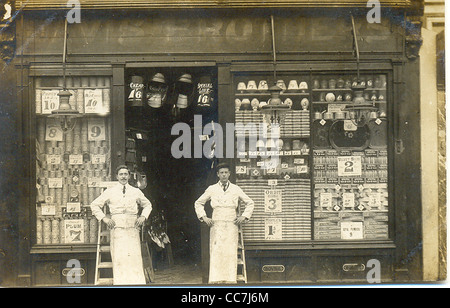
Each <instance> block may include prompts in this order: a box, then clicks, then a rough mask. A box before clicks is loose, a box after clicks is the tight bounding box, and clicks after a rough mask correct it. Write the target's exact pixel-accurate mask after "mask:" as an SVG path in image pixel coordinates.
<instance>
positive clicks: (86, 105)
mask: <svg viewBox="0 0 450 308" xmlns="http://www.w3.org/2000/svg"><path fill="white" fill-rule="evenodd" d="M66 85H67V90H69V92H70V93H71V94H72V95H71V96H70V98H69V105H70V108H71V109H72V110H76V111H78V112H79V115H80V117H78V118H76V119H75V120H74V119H71V120H68V121H67V122H66V123H64V121H61V119H60V118H55V117H52V115H53V112H54V111H55V110H57V109H58V108H60V107H63V106H62V105H60V100H59V97H58V93H59V92H60V90H61V89H62V87H63V79H62V78H55V77H48V78H44V77H43V78H36V79H35V102H36V104H35V108H36V109H35V110H36V126H37V127H36V187H37V194H36V196H37V198H36V199H37V200H36V213H37V219H36V243H37V244H71V245H73V244H83V243H92V244H94V243H97V224H98V222H97V220H96V219H95V217H93V216H92V215H91V212H90V209H89V204H90V203H91V202H92V201H93V200H94V199H95V198H96V197H97V196H99V195H100V193H101V192H102V190H103V188H104V186H105V185H106V184H107V183H106V182H107V181H110V180H111V170H110V163H111V160H110V157H111V153H110V142H111V119H110V117H109V111H110V103H111V101H110V77H68V78H67V79H66Z"/></svg>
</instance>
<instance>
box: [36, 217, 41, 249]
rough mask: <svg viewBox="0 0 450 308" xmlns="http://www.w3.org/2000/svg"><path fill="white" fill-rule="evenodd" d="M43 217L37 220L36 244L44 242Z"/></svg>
mask: <svg viewBox="0 0 450 308" xmlns="http://www.w3.org/2000/svg"><path fill="white" fill-rule="evenodd" d="M42 240H43V238H42V219H41V218H40V217H39V218H38V219H37V220H36V244H42Z"/></svg>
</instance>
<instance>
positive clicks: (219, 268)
mask: <svg viewBox="0 0 450 308" xmlns="http://www.w3.org/2000/svg"><path fill="white" fill-rule="evenodd" d="M217 176H218V177H219V182H218V183H217V184H214V185H211V186H209V187H208V188H207V189H206V191H205V192H204V193H203V194H202V195H201V196H200V197H199V198H198V199H197V201H195V206H194V207H195V212H196V214H197V217H198V218H199V220H200V221H201V222H204V223H206V224H207V225H208V226H209V227H210V228H211V230H210V243H209V246H210V247H209V254H210V259H209V283H236V275H237V246H238V226H239V225H240V224H241V223H243V222H244V221H248V220H249V219H250V217H251V215H252V213H253V208H254V202H253V200H252V199H250V198H249V197H248V196H247V195H246V194H245V193H244V192H243V191H242V189H241V188H239V186H237V185H235V184H232V183H231V182H230V181H229V180H228V179H229V177H230V167H229V166H228V165H226V164H219V165H218V166H217ZM208 201H211V207H212V209H213V213H212V218H208V217H207V216H206V212H205V208H204V206H205V203H206V202H208ZM239 201H241V202H243V203H244V204H245V209H244V212H243V213H242V215H241V216H237V210H238V205H239Z"/></svg>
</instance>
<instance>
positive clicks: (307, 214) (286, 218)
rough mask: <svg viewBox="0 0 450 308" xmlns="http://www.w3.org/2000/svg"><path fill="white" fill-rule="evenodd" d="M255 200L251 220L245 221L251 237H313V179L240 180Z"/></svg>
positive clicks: (250, 238) (280, 238)
mask: <svg viewBox="0 0 450 308" xmlns="http://www.w3.org/2000/svg"><path fill="white" fill-rule="evenodd" d="M237 185H239V186H240V187H241V188H242V190H243V191H244V192H245V193H246V194H247V195H248V196H249V197H250V198H251V199H252V200H253V201H254V202H255V208H254V211H253V216H252V218H251V220H250V221H249V222H248V223H246V224H245V225H243V231H244V232H243V234H244V240H247V241H301V240H310V239H311V186H310V185H311V183H310V180H309V179H288V180H278V181H277V185H275V186H274V185H269V182H268V181H267V180H261V179H240V180H237Z"/></svg>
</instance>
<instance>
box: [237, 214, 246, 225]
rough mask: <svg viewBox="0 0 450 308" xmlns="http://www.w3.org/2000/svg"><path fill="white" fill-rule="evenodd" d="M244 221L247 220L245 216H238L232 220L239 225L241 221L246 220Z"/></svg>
mask: <svg viewBox="0 0 450 308" xmlns="http://www.w3.org/2000/svg"><path fill="white" fill-rule="evenodd" d="M246 221H248V218H247V217H245V216H239V217H236V219H235V220H234V223H235V224H236V225H240V224H241V223H243V222H246Z"/></svg>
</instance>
